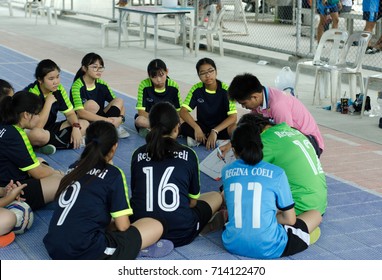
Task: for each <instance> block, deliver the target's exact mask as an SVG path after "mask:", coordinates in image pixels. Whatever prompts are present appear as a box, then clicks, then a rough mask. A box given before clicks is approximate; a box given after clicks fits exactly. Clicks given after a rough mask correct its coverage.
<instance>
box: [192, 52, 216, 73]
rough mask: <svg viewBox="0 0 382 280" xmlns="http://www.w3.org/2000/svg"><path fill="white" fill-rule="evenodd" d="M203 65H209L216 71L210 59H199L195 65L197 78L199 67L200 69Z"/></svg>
mask: <svg viewBox="0 0 382 280" xmlns="http://www.w3.org/2000/svg"><path fill="white" fill-rule="evenodd" d="M204 64H209V65H211V66H212V67H213V68H214V69H215V70H217V68H216V64H215V62H214V61H213V60H212V59H211V58H208V57H205V58H202V59H200V60H199V61H198V62H197V63H196V73H197V74H198V76H199V70H200V67H201V66H202V65H204Z"/></svg>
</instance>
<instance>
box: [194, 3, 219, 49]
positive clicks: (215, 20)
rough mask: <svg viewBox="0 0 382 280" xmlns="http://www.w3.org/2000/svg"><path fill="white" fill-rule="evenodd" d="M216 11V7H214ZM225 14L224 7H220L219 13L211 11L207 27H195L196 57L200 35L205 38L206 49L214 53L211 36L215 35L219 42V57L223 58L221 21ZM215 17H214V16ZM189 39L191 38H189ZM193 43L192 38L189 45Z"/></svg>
mask: <svg viewBox="0 0 382 280" xmlns="http://www.w3.org/2000/svg"><path fill="white" fill-rule="evenodd" d="M215 9H216V7H215ZM224 14H225V7H222V9H221V10H220V12H219V13H218V14H216V10H215V11H211V16H210V19H209V21H208V24H207V26H195V27H194V29H195V32H194V34H195V56H198V53H199V42H200V38H201V36H202V35H205V36H206V38H207V49H208V50H210V51H212V52H213V51H214V45H213V42H214V40H213V36H214V35H216V36H217V37H218V41H219V49H220V55H221V56H224V49H223V30H222V27H221V24H222V19H223V16H224ZM215 15H216V16H215ZM190 37H191V36H190ZM192 43H193V38H190V45H191V44H192Z"/></svg>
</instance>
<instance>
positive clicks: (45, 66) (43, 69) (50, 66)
mask: <svg viewBox="0 0 382 280" xmlns="http://www.w3.org/2000/svg"><path fill="white" fill-rule="evenodd" d="M54 70H57V71H58V72H61V69H60V67H58V65H57V64H56V63H55V62H54V61H53V60H50V59H44V60H41V61H40V62H39V63H38V64H37V67H36V70H35V73H34V76H35V77H36V79H37V80H39V81H42V80H44V77H45V76H46V75H47V74H48V73H50V72H52V71H54Z"/></svg>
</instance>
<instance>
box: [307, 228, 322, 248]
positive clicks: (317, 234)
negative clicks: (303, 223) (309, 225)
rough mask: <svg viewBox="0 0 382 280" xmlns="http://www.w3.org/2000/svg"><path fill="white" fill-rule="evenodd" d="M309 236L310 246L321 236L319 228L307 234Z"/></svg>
mask: <svg viewBox="0 0 382 280" xmlns="http://www.w3.org/2000/svg"><path fill="white" fill-rule="evenodd" d="M309 235H310V245H312V244H314V243H316V242H317V240H318V239H319V238H320V236H321V229H320V227H316V229H315V230H313V231H312V232H311V233H309Z"/></svg>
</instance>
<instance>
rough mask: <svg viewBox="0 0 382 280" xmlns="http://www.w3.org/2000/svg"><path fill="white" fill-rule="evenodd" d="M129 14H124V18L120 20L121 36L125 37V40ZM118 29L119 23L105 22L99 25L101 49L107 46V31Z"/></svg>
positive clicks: (126, 38)
mask: <svg viewBox="0 0 382 280" xmlns="http://www.w3.org/2000/svg"><path fill="white" fill-rule="evenodd" d="M128 17H129V13H125V14H124V18H123V19H122V24H121V27H122V34H123V36H124V37H125V40H128V36H129V33H128V32H129V31H128V29H127V25H128V24H129V19H128ZM118 28H119V22H118V21H114V22H106V23H103V24H102V25H101V47H102V48H104V47H107V46H108V45H109V30H110V29H116V30H118Z"/></svg>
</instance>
